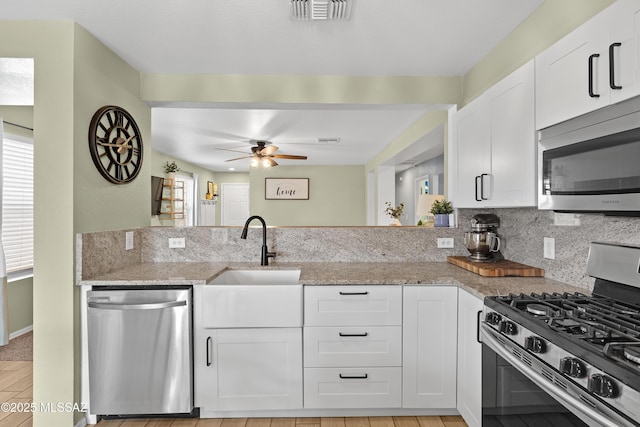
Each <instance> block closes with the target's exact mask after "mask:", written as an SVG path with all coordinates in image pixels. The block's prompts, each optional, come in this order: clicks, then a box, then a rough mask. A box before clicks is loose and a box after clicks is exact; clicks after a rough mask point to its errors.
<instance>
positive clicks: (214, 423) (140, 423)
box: [96, 416, 467, 427]
mask: <svg viewBox="0 0 640 427" xmlns="http://www.w3.org/2000/svg"><path fill="white" fill-rule="evenodd" d="M466 426H467V424H466V423H465V422H464V420H463V419H462V417H456V416H447V417H335V418H209V419H205V418H203V419H146V420H145V419H139V420H102V421H100V422H99V423H98V424H96V427H466Z"/></svg>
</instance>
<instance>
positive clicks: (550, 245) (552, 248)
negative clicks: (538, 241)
mask: <svg viewBox="0 0 640 427" xmlns="http://www.w3.org/2000/svg"><path fill="white" fill-rule="evenodd" d="M543 256H544V257H545V258H547V259H556V239H554V238H553V237H545V238H544V254H543Z"/></svg>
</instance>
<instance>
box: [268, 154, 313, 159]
mask: <svg viewBox="0 0 640 427" xmlns="http://www.w3.org/2000/svg"><path fill="white" fill-rule="evenodd" d="M271 157H276V158H278V159H292V160H307V156H294V155H291V154H272V155H271Z"/></svg>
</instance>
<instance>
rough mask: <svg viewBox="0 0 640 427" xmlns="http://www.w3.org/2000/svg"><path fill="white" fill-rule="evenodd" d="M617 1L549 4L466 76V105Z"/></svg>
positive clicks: (557, 0)
mask: <svg viewBox="0 0 640 427" xmlns="http://www.w3.org/2000/svg"><path fill="white" fill-rule="evenodd" d="M614 2H615V0H545V1H544V2H543V3H542V4H541V5H540V7H538V9H536V10H535V11H534V12H533V13H532V14H531V15H530V16H529V17H528V18H527V19H526V20H525V21H524V22H523V23H522V24H521V25H520V26H518V27H517V28H516V29H515V30H513V31H512V32H511V34H509V36H508V37H506V38H505V39H503V40H502V41H501V42H500V43H499V44H498V45H497V46H496V47H495V48H494V49H493V50H491V52H489V54H488V55H486V56H485V57H484V58H482V60H480V61H479V62H478V63H477V64H476V65H474V66H473V68H471V70H469V72H467V73H466V74H465V75H464V80H463V88H464V93H463V101H462V105H466V104H468V103H469V102H470V101H471V100H473V99H474V98H476V97H477V96H478V95H480V94H481V93H482V92H484V91H485V90H487V89H489V88H490V87H491V86H493V85H494V84H496V83H497V82H498V81H500V80H501V79H503V78H504V77H506V76H507V75H509V74H510V73H512V72H513V71H515V70H516V69H518V68H519V67H520V66H521V65H524V64H525V63H527V62H528V61H529V60H531V58H534V57H535V56H536V55H537V54H539V53H540V52H542V51H543V50H545V49H546V48H547V47H549V46H551V45H552V44H553V43H555V42H556V41H558V40H559V39H561V38H562V37H563V36H565V35H566V34H568V33H570V32H571V31H572V30H573V29H575V28H577V27H579V26H580V25H581V24H583V23H585V22H586V21H588V20H589V18H591V17H592V16H594V15H596V14H597V13H598V12H600V11H601V10H603V9H605V8H606V7H607V6H609V5H611V4H613V3H614Z"/></svg>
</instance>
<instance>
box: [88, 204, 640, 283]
mask: <svg viewBox="0 0 640 427" xmlns="http://www.w3.org/2000/svg"><path fill="white" fill-rule="evenodd" d="M477 213H494V214H496V215H498V217H499V218H500V222H501V226H500V229H499V233H500V235H501V236H502V237H503V240H504V245H503V251H502V252H503V254H504V256H505V258H507V259H509V260H512V261H516V262H520V263H523V264H527V265H530V266H534V267H539V268H542V269H544V270H545V277H547V278H550V279H554V280H557V281H560V282H564V283H567V284H571V285H575V286H579V287H582V288H587V289H591V288H592V287H593V278H590V277H588V276H587V275H586V274H585V272H586V263H587V256H588V253H589V244H590V242H592V241H601V242H615V243H625V244H640V218H628V217H604V216H602V215H593V214H582V215H580V216H579V219H580V222H581V224H580V225H579V226H558V225H554V215H555V214H554V213H553V212H550V211H539V210H538V209H536V208H512V209H484V210H475V209H459V210H458V224H459V227H458V228H427V227H393V226H389V227H274V228H268V229H267V244H268V246H269V250H271V251H275V252H276V253H277V257H276V259H275V263H276V264H277V263H283V262H403V261H404V262H420V261H436V262H437V261H441V262H445V261H446V260H447V256H449V255H467V254H468V252H467V250H466V248H465V246H464V242H463V236H464V232H465V231H466V230H468V229H469V225H470V221H471V218H472V217H473V215H475V214H477ZM126 231H127V230H118V231H107V232H97V233H86V234H82V235H79V236H78V251H77V253H78V263H77V269H76V271H77V274H76V276H77V280H81V279H82V278H85V279H89V278H91V277H95V276H97V275H100V274H104V273H108V272H110V271H113V270H116V269H119V268H122V267H125V266H127V265H131V264H135V263H140V262H253V261H255V262H256V263H259V262H260V247H261V245H262V229H261V228H259V227H252V228H251V229H250V230H249V234H248V238H247V240H242V239H240V232H241V227H148V228H142V229H137V230H133V232H134V242H135V245H134V246H135V249H133V250H131V251H125V249H124V247H125V232H126ZM170 237H184V238H185V243H186V244H185V248H184V249H182V248H181V249H169V248H168V239H169V238H170ZM438 237H453V238H454V241H455V247H454V248H453V249H438V248H437V239H438ZM544 237H553V238H555V259H553V260H550V259H545V258H543V256H542V254H543V239H544ZM273 262H274V261H272V263H273Z"/></svg>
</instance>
